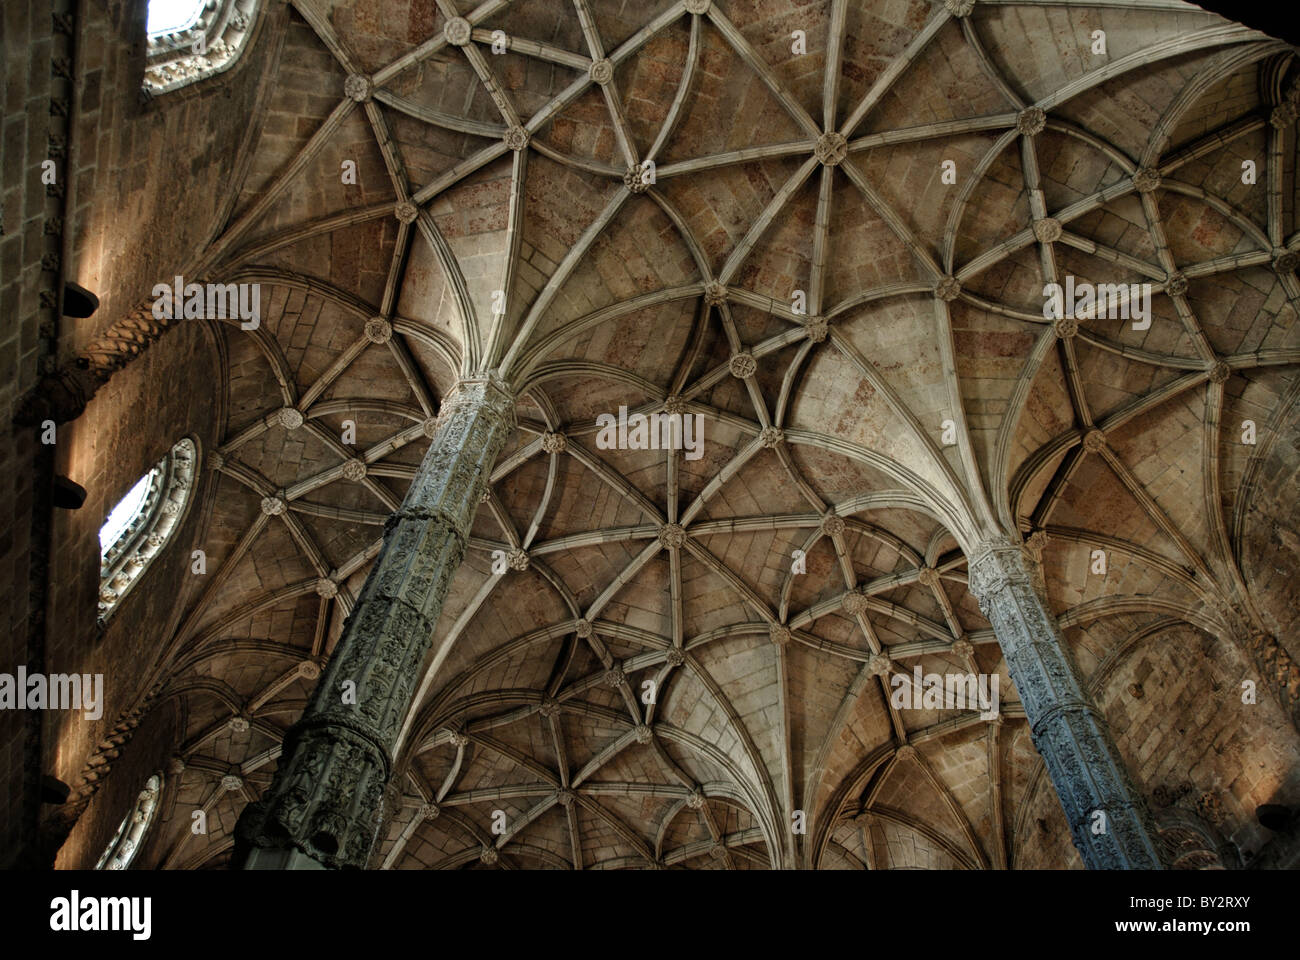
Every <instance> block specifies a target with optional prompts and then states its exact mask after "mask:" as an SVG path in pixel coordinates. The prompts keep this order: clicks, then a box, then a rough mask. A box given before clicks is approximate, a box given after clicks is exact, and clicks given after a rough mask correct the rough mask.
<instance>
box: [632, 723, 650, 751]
mask: <svg viewBox="0 0 1300 960" xmlns="http://www.w3.org/2000/svg"><path fill="white" fill-rule="evenodd" d="M632 735H633V736H634V737H635V738H636V742H637V743H639V744H641V745H642V746H645V745H646V744H648V743H649V742H650V741H651V740H653V739H654V738H655V735H654V731H653V730H651V729H650V728H649V727H648V726H646V725H645V724H644V723H638V724H637V725H636V727H635V728H633V731H632Z"/></svg>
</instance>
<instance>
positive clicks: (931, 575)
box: [916, 567, 939, 587]
mask: <svg viewBox="0 0 1300 960" xmlns="http://www.w3.org/2000/svg"><path fill="white" fill-rule="evenodd" d="M916 582H917V583H919V584H920V585H921V586H923V587H937V586H938V585H939V571H938V570H936V569H935V568H934V567H921V568H920V569H919V570H917V571H916Z"/></svg>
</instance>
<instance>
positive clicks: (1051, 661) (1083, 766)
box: [970, 543, 1164, 870]
mask: <svg viewBox="0 0 1300 960" xmlns="http://www.w3.org/2000/svg"><path fill="white" fill-rule="evenodd" d="M1036 577H1041V574H1040V573H1039V571H1038V565H1037V563H1035V561H1034V560H1033V558H1032V557H1031V556H1030V555H1029V554H1028V551H1026V550H1025V549H1024V548H1023V547H1021V546H1020V545H1018V544H1011V543H986V544H981V546H980V548H979V549H978V550H976V551H975V552H974V554H973V555H972V556H971V558H970V591H971V593H972V594H973V595H974V596H975V599H976V600H978V601H979V605H980V609H981V610H983V611H984V615H985V616H986V617H988V618H989V622H990V623H991V624H993V632H994V633H995V634H997V638H998V642H999V644H1001V646H1002V653H1003V655H1004V656H1005V657H1006V660H1007V668H1008V670H1009V672H1010V674H1011V679H1012V680H1013V681H1014V682H1015V685H1016V690H1017V691H1018V692H1019V694H1020V699H1021V702H1022V703H1023V704H1024V707H1025V715H1026V716H1027V717H1028V718H1029V730H1030V735H1031V736H1032V737H1033V741H1034V746H1035V747H1036V748H1037V750H1038V753H1039V755H1040V756H1042V758H1043V762H1044V763H1045V764H1046V765H1047V772H1048V775H1049V776H1050V777H1051V778H1052V783H1053V784H1054V785H1055V786H1056V793H1057V795H1058V796H1059V797H1060V799H1061V806H1062V807H1063V808H1064V809H1065V817H1066V820H1067V821H1069V824H1070V832H1071V834H1072V835H1073V837H1074V845H1075V847H1077V848H1078V850H1079V853H1080V855H1081V856H1082V857H1083V862H1084V863H1085V864H1086V865H1087V866H1088V868H1089V869H1092V870H1098V869H1102V870H1159V869H1164V864H1163V862H1162V858H1161V855H1160V850H1161V841H1160V840H1159V835H1158V833H1157V831H1156V827H1155V821H1154V820H1153V819H1152V817H1151V812H1150V810H1149V809H1148V808H1147V805H1146V802H1145V801H1144V800H1143V798H1142V795H1141V794H1140V793H1138V791H1137V789H1136V788H1135V787H1134V786H1133V783H1132V782H1131V781H1130V780H1129V777H1128V774H1127V772H1126V771H1125V769H1124V764H1123V762H1122V760H1121V759H1120V755H1119V751H1118V750H1117V749H1116V747H1115V743H1114V741H1113V740H1112V739H1111V737H1110V731H1109V730H1108V729H1107V727H1106V721H1105V718H1104V717H1102V715H1101V712H1100V711H1099V710H1098V709H1097V707H1096V706H1095V705H1094V704H1093V702H1092V700H1091V699H1090V698H1089V696H1088V694H1087V693H1086V692H1085V691H1084V688H1083V685H1082V683H1080V681H1079V677H1078V674H1077V673H1076V671H1075V668H1074V662H1073V658H1072V657H1071V656H1070V651H1069V647H1068V646H1067V645H1066V641H1065V637H1064V636H1063V635H1062V633H1061V628H1060V625H1059V624H1058V623H1057V622H1056V617H1055V616H1053V614H1052V612H1051V609H1050V608H1049V607H1048V605H1047V601H1046V600H1045V599H1044V597H1043V594H1042V593H1041V592H1040V591H1041V587H1039V586H1038V585H1036V584H1035V578H1036ZM1098 813H1100V814H1102V815H1104V816H1098Z"/></svg>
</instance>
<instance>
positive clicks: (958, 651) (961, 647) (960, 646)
mask: <svg viewBox="0 0 1300 960" xmlns="http://www.w3.org/2000/svg"><path fill="white" fill-rule="evenodd" d="M952 652H953V654H954V655H955V656H958V657H962V658H966V659H969V658H970V657H972V656H974V654H975V644H973V643H971V642H970V641H969V640H967V639H966V638H965V637H962V638H961V639H959V640H954V641H953V644H952Z"/></svg>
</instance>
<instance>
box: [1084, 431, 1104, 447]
mask: <svg viewBox="0 0 1300 960" xmlns="http://www.w3.org/2000/svg"><path fill="white" fill-rule="evenodd" d="M1083 449H1085V450H1087V451H1088V452H1089V453H1101V452H1102V451H1103V450H1105V449H1106V434H1104V433H1102V432H1101V431H1100V430H1098V429H1096V428H1095V427H1094V428H1093V429H1091V430H1089V431H1088V432H1087V433H1085V434H1084V435H1083Z"/></svg>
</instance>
